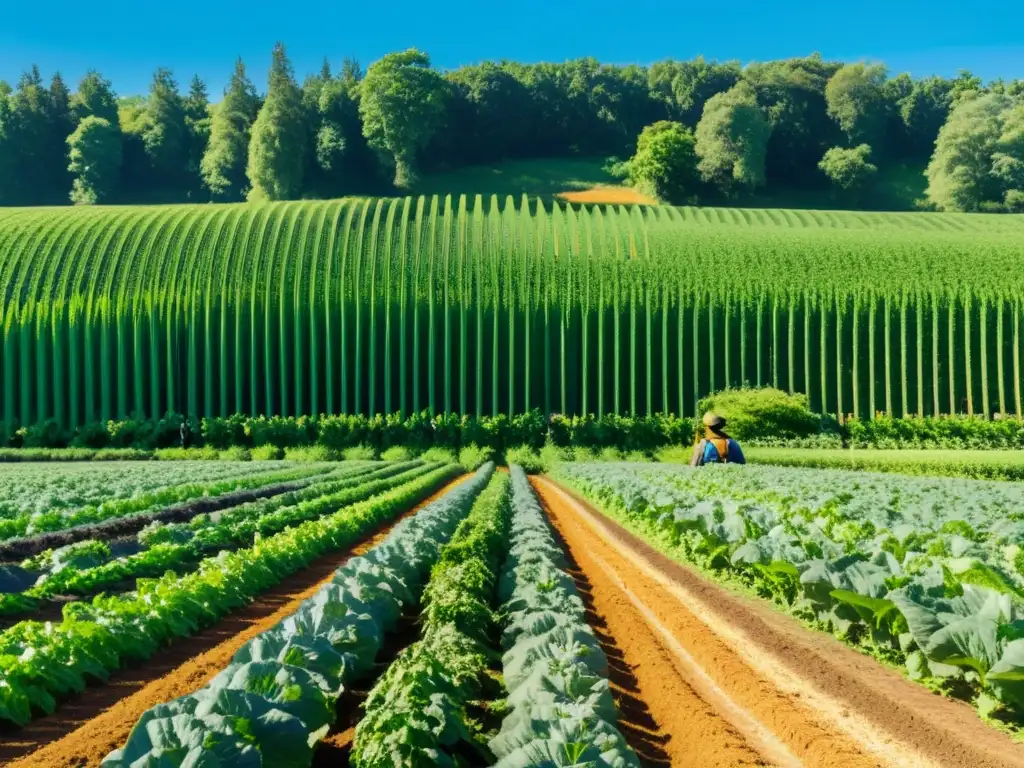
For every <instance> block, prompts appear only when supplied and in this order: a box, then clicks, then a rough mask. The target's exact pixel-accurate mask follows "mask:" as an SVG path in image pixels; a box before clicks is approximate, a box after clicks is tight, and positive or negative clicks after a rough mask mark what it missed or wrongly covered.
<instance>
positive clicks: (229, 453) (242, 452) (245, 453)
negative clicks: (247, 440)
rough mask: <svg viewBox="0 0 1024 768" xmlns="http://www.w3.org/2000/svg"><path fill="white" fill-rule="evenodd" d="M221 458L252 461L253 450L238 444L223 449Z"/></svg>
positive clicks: (212, 449)
mask: <svg viewBox="0 0 1024 768" xmlns="http://www.w3.org/2000/svg"><path fill="white" fill-rule="evenodd" d="M208 450H211V451H216V449H215V448H209V449H208ZM219 458H220V460H221V461H252V451H250V450H249V449H248V448H246V447H245V446H244V445H236V446H233V447H231V448H228V449H227V450H224V451H221V452H220V455H219Z"/></svg>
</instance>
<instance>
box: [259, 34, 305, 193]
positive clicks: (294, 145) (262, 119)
mask: <svg viewBox="0 0 1024 768" xmlns="http://www.w3.org/2000/svg"><path fill="white" fill-rule="evenodd" d="M306 138H307V127H306V120H305V109H304V108H303V101H302V91H301V90H300V89H299V86H298V85H297V84H296V83H295V76H294V75H293V74H292V65H291V62H289V61H288V55H287V54H286V53H285V49H284V45H282V44H281V43H277V45H275V46H274V53H273V60H272V62H271V65H270V78H269V83H268V87H267V98H266V101H264V103H263V106H262V108H261V109H260V112H259V115H258V116H257V117H256V122H255V123H253V126H252V138H251V140H250V142H249V162H248V166H247V169H246V173H247V175H248V177H249V183H250V184H251V189H250V190H249V195H248V197H249V199H250V200H289V199H294V198H297V197H298V196H299V195H301V194H302V174H303V169H304V168H303V167H304V165H305V162H304V161H305V150H306Z"/></svg>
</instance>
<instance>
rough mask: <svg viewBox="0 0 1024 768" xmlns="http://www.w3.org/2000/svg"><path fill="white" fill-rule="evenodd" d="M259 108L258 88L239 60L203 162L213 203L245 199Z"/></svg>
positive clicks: (202, 170)
mask: <svg viewBox="0 0 1024 768" xmlns="http://www.w3.org/2000/svg"><path fill="white" fill-rule="evenodd" d="M259 106H260V102H259V97H258V96H257V95H256V88H255V87H254V86H253V84H252V81H250V80H249V77H248V76H247V75H246V73H245V62H243V61H242V60H241V59H238V60H237V61H236V62H235V71H234V73H233V74H232V75H231V82H230V83H228V86H227V87H226V88H225V89H224V98H223V100H222V101H221V102H220V104H218V105H217V106H216V107H215V108H214V110H213V117H212V118H211V120H210V139H209V142H208V143H207V145H206V150H205V152H204V153H203V158H202V161H201V162H200V175H201V176H202V179H203V184H204V185H205V186H206V188H207V189H208V190H209V192H210V195H211V197H212V198H213V199H214V200H222V201H235V200H243V199H244V198H245V193H246V191H247V187H248V180H247V178H246V175H245V167H246V163H247V162H248V159H249V139H250V134H251V131H252V124H253V121H254V120H255V119H256V114H257V113H258V112H259Z"/></svg>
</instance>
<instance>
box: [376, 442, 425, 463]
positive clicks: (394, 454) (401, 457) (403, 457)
mask: <svg viewBox="0 0 1024 768" xmlns="http://www.w3.org/2000/svg"><path fill="white" fill-rule="evenodd" d="M380 458H381V461H411V460H412V459H414V458H416V456H415V454H414V453H413V452H412V451H411V450H410V449H409V448H406V447H405V446H404V445H393V446H391V447H390V448H388V449H387V450H386V451H384V453H382V454H381V455H380Z"/></svg>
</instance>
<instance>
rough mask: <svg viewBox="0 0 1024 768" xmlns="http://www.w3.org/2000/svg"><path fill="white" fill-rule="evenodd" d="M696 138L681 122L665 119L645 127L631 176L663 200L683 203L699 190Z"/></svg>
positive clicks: (646, 189) (638, 184)
mask: <svg viewBox="0 0 1024 768" xmlns="http://www.w3.org/2000/svg"><path fill="white" fill-rule="evenodd" d="M695 144H696V140H695V139H694V137H693V131H691V130H690V129H689V128H687V127H686V126H684V125H682V124H681V123H674V122H670V121H668V120H662V121H660V122H657V123H654V124H653V125H649V126H647V127H646V128H644V130H643V132H642V133H641V134H640V138H639V139H638V140H637V144H636V154H635V155H633V157H632V159H631V160H630V161H629V179H630V182H631V183H632V184H633V185H634V186H635V187H637V188H639V189H642V190H644V191H646V192H648V193H650V194H653V195H654V196H655V197H657V198H658V199H660V200H665V201H666V202H670V203H681V202H682V201H683V200H684V199H685V198H686V196H687V195H688V194H690V195H692V194H693V193H694V192H695V191H696V186H697V184H698V183H699V181H700V177H699V175H698V173H697V153H696V151H695V149H694V146H695Z"/></svg>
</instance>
